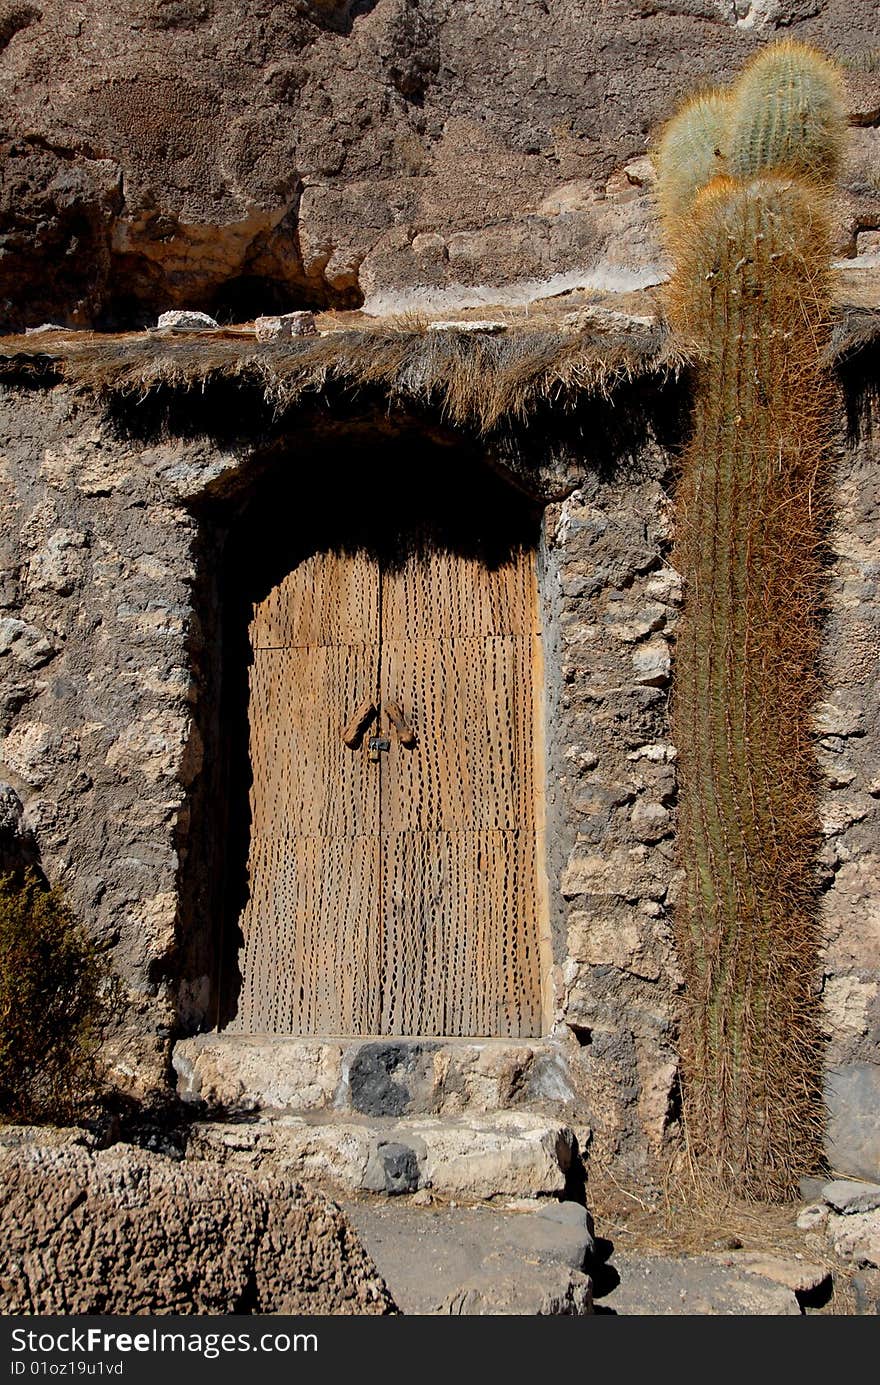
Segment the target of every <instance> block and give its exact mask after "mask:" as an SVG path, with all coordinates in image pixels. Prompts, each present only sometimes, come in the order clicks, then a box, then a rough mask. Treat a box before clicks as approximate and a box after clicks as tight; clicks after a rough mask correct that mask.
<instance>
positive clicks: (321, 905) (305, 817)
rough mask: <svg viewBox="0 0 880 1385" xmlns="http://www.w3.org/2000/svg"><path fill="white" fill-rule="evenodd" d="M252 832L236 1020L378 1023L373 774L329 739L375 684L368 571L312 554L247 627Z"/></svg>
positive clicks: (374, 572) (295, 1030) (327, 1029)
mask: <svg viewBox="0 0 880 1385" xmlns="http://www.w3.org/2000/svg"><path fill="white" fill-rule="evenodd" d="M250 638H251V646H252V649H253V664H252V667H251V671H250V708H249V721H250V758H251V771H252V775H253V782H252V787H251V794H250V802H251V844H250V858H249V861H248V880H249V899H248V902H247V905H246V906H245V910H244V914H243V916H242V919H241V929H242V934H243V947H242V950H241V957H240V970H241V975H242V989H241V995H240V998H239V1006H238V1014H237V1017H236V1020H235V1022H234V1023H233V1024H232V1025H231V1026H230V1027H231V1028H232V1029H234V1030H238V1031H241V1032H244V1033H262V1032H267V1031H268V1032H270V1033H290V1034H318V1033H335V1034H345V1033H352V1034H354V1033H359V1032H360V1031H361V1029H362V1028H363V1026H365V1025H374V1026H375V1025H376V1024H377V1023H378V1015H379V1011H378V981H379V978H378V972H377V967H378V956H379V936H378V930H379V888H380V886H379V781H378V777H377V775H376V768H375V765H373V764H370V762H369V761H368V760H367V759H366V757H365V756H363V755H353V754H352V753H351V751H350V750H348V749H347V748H346V746H345V745H344V744H343V742H342V738H341V736H340V724H341V721H342V720H344V717H345V712H344V710H343V709H344V708H345V707H346V706H347V705H349V704H350V705H351V706H354V705H355V703H356V702H357V701H362V700H364V699H365V698H367V697H373V696H375V691H376V687H377V682H378V676H379V570H378V568H377V567H376V565H375V563H372V562H370V561H369V560H368V559H367V558H366V557H362V556H358V557H352V558H338V557H336V556H334V555H333V554H318V555H316V556H315V557H314V558H310V559H309V560H308V561H306V562H303V563H300V564H299V565H298V566H297V567H296V568H295V569H294V570H293V572H291V573H290V574H289V575H288V576H287V577H286V578H285V579H284V581H283V582H281V583H280V584H279V585H278V586H277V587H276V588H275V589H274V590H273V591H272V592H271V593H270V594H269V596H268V597H267V598H266V600H265V601H264V602H262V603H261V604H260V605H259V606H258V607H257V608H256V610H255V612H254V619H253V621H252V622H251V627H250Z"/></svg>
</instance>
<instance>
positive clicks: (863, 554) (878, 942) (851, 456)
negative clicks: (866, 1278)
mask: <svg viewBox="0 0 880 1385" xmlns="http://www.w3.org/2000/svg"><path fill="white" fill-rule="evenodd" d="M878 423H880V415H878V410H877V400H876V398H875V399H874V400H873V403H871V402H870V401H866V412H865V413H864V415H863V418H862V424H861V433H862V436H861V439H860V440H859V441H858V443H857V445H855V446H854V447H851V448H848V449H846V450H845V451H844V452H843V454H842V457H841V460H840V463H839V467H838V476H837V485H836V488H835V499H836V513H835V517H834V524H833V531H832V535H831V543H832V550H833V560H832V567H831V572H830V589H829V605H830V613H829V618H828V624H827V628H826V637H825V651H824V653H825V665H826V667H825V676H826V679H827V683H826V687H827V692H826V698H825V701H824V702H823V703H822V704H821V705H820V706H819V708H818V709H817V717H816V729H817V736H818V756H819V763H820V767H821V770H822V775H823V779H824V785H825V789H824V800H823V804H822V832H823V835H824V839H825V841H824V847H823V849H822V852H821V854H820V866H821V870H822V873H823V883H824V887H825V890H826V893H825V897H824V910H823V918H824V933H825V946H824V948H823V961H824V988H823V1001H824V1007H825V1018H826V1029H827V1036H828V1041H829V1044H828V1060H827V1061H828V1080H827V1090H826V1100H827V1103H828V1106H829V1111H830V1126H829V1136H830V1139H829V1158H830V1160H831V1163H832V1167H835V1168H836V1169H838V1170H841V1171H843V1172H845V1173H852V1174H857V1175H859V1176H861V1177H863V1178H869V1179H870V1178H876V1177H877V1175H878V1173H880V984H878V983H880V606H878V577H880V472H878V446H877V429H878Z"/></svg>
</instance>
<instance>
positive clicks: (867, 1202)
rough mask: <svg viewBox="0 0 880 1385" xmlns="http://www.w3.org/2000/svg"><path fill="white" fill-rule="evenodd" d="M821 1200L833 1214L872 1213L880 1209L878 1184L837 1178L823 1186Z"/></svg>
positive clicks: (879, 1188) (879, 1187) (879, 1185)
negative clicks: (831, 1208) (831, 1209)
mask: <svg viewBox="0 0 880 1385" xmlns="http://www.w3.org/2000/svg"><path fill="white" fill-rule="evenodd" d="M822 1198H823V1200H824V1201H825V1202H826V1203H827V1204H828V1206H829V1207H833V1208H834V1210H835V1212H844V1213H847V1214H850V1213H854V1212H873V1211H875V1210H876V1209H877V1208H878V1207H880V1184H877V1183H853V1182H850V1181H849V1180H848V1179H841V1178H838V1179H835V1181H834V1182H833V1183H826V1184H825V1187H824V1188H823V1189H822Z"/></svg>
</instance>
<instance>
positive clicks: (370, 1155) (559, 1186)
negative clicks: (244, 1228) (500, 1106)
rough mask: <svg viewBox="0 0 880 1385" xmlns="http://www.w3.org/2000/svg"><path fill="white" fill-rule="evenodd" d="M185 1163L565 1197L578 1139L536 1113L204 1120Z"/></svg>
mask: <svg viewBox="0 0 880 1385" xmlns="http://www.w3.org/2000/svg"><path fill="white" fill-rule="evenodd" d="M187 1155H188V1157H190V1156H191V1157H194V1158H196V1159H202V1158H209V1159H217V1160H222V1161H224V1162H228V1163H229V1164H230V1165H231V1166H232V1167H237V1168H243V1169H256V1170H271V1171H274V1172H279V1171H280V1172H283V1173H285V1174H291V1175H293V1176H294V1177H297V1178H306V1179H309V1180H313V1181H317V1182H321V1183H326V1184H327V1185H329V1186H331V1187H333V1188H341V1189H348V1190H351V1191H355V1192H360V1191H366V1192H373V1193H389V1194H392V1195H399V1194H403V1193H414V1192H418V1191H420V1190H421V1189H424V1188H430V1189H433V1190H434V1191H435V1192H437V1193H440V1194H442V1195H444V1196H448V1197H454V1198H466V1199H470V1200H482V1199H490V1198H497V1197H541V1196H556V1197H561V1196H562V1194H563V1193H564V1192H565V1190H566V1184H567V1181H568V1175H569V1173H570V1172H571V1171H572V1166H573V1161H574V1155H575V1142H574V1136H573V1134H572V1131H571V1130H570V1129H569V1128H568V1127H567V1126H565V1125H563V1124H562V1123H561V1122H559V1121H553V1120H548V1119H545V1118H543V1117H541V1116H537V1115H534V1114H532V1113H530V1112H522V1113H519V1112H513V1111H500V1112H496V1113H494V1114H491V1115H488V1116H482V1117H480V1116H470V1117H451V1118H448V1119H441V1118H438V1117H423V1118H421V1119H409V1120H400V1121H393V1120H384V1121H383V1120H381V1119H378V1118H377V1119H375V1120H372V1121H371V1120H368V1119H366V1118H365V1117H362V1118H361V1119H360V1120H357V1119H356V1118H348V1119H346V1118H345V1117H342V1116H339V1117H333V1116H330V1118H329V1119H328V1118H327V1117H326V1116H325V1117H324V1118H321V1117H315V1118H311V1119H308V1118H305V1117H298V1116H282V1117H279V1118H277V1119H274V1120H263V1121H256V1122H252V1123H248V1124H241V1125H234V1124H224V1123H222V1122H210V1123H207V1122H206V1123H204V1124H197V1125H194V1126H193V1127H192V1131H191V1134H190V1138H189V1143H188V1146H187Z"/></svg>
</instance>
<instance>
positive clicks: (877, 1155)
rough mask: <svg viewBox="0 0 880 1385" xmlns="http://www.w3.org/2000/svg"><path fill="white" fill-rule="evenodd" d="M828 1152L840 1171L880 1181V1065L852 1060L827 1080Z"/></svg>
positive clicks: (831, 1162) (830, 1159)
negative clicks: (853, 1061) (852, 1061)
mask: <svg viewBox="0 0 880 1385" xmlns="http://www.w3.org/2000/svg"><path fill="white" fill-rule="evenodd" d="M825 1102H826V1104H827V1106H828V1112H829V1120H828V1135H827V1139H826V1154H827V1157H828V1162H829V1164H830V1165H831V1167H832V1168H833V1169H834V1170H835V1172H837V1173H841V1174H852V1175H853V1176H855V1177H856V1178H866V1179H869V1180H870V1181H873V1182H880V1065H878V1064H876V1063H848V1064H846V1065H845V1066H844V1067H841V1068H837V1069H836V1070H834V1071H832V1072H829V1073H828V1075H827V1077H826V1080H825Z"/></svg>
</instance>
